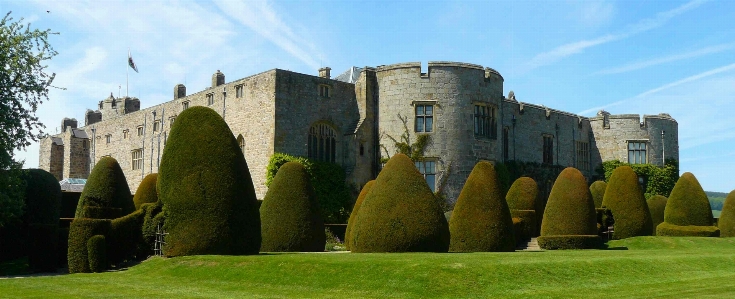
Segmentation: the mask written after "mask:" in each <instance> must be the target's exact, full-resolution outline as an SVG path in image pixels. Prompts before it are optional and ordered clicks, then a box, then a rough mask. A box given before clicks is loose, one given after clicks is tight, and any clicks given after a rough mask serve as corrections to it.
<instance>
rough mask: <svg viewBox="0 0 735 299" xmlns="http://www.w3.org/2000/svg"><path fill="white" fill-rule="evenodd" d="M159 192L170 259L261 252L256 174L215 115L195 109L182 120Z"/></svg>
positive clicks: (161, 174)
mask: <svg viewBox="0 0 735 299" xmlns="http://www.w3.org/2000/svg"><path fill="white" fill-rule="evenodd" d="M158 191H159V192H158V195H159V197H158V198H159V199H160V200H161V202H162V203H163V204H164V212H165V213H166V222H165V224H164V229H165V230H166V233H168V235H167V236H166V246H165V247H164V254H165V255H167V256H184V255H199V254H234V255H240V254H257V253H258V250H259V249H260V242H261V237H260V213H259V212H258V209H257V199H256V197H255V188H254V187H253V181H252V178H251V177H250V171H249V170H248V165H247V163H246V162H245V157H243V155H242V152H241V151H240V148H239V147H238V143H237V140H235V137H234V136H233V134H232V131H230V128H229V127H228V126H227V123H225V121H224V120H223V119H222V117H220V116H219V114H217V112H215V111H214V110H212V109H210V108H207V107H201V106H197V107H191V108H188V109H186V110H184V111H183V112H181V114H179V116H178V117H177V118H176V122H174V124H173V127H172V128H171V132H170V135H169V138H168V143H167V144H166V147H165V148H164V150H163V156H162V158H161V166H160V168H159V173H158ZM131 204H132V201H131Z"/></svg>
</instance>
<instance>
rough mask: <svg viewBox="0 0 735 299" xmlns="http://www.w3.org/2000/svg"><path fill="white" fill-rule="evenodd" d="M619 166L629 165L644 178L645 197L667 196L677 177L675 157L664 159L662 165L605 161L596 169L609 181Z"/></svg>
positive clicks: (677, 168)
mask: <svg viewBox="0 0 735 299" xmlns="http://www.w3.org/2000/svg"><path fill="white" fill-rule="evenodd" d="M620 166H630V167H631V168H633V171H635V174H636V175H637V176H639V177H643V178H645V181H646V187H645V189H646V190H645V192H644V196H645V197H646V198H647V199H648V198H650V197H651V196H654V195H663V196H667V197H668V196H669V194H671V190H672V189H673V188H674V185H675V184H676V181H677V180H678V179H679V162H678V161H676V160H675V159H666V163H665V166H664V167H658V166H656V165H653V164H628V163H623V162H620V161H618V160H612V161H605V162H602V167H601V168H599V169H597V172H598V174H599V175H601V176H604V177H605V181H606V182H608V183H609V181H610V176H612V173H613V171H614V170H615V169H616V168H618V167H620Z"/></svg>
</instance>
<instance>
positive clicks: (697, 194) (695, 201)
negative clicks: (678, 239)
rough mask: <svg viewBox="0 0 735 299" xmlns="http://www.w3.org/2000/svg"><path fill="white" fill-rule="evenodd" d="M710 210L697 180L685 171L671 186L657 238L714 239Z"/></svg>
mask: <svg viewBox="0 0 735 299" xmlns="http://www.w3.org/2000/svg"><path fill="white" fill-rule="evenodd" d="M712 222H713V218H712V209H711V207H710V205H709V200H708V199H707V194H705V193H704V190H703V189H702V186H701V185H700V184H699V181H697V178H696V177H694V175H693V174H691V173H689V172H685V173H684V174H683V175H681V177H680V178H679V180H678V181H677V182H676V185H674V189H673V190H671V195H670V196H669V199H668V200H667V202H666V209H665V210H664V222H663V223H661V224H659V225H658V227H656V235H657V236H699V237H717V236H719V234H720V230H719V229H718V228H717V227H715V226H712Z"/></svg>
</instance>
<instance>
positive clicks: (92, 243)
mask: <svg viewBox="0 0 735 299" xmlns="http://www.w3.org/2000/svg"><path fill="white" fill-rule="evenodd" d="M106 243H107V242H105V236H103V235H94V236H92V237H91V238H89V241H87V259H88V260H89V270H90V271H91V272H95V273H99V272H102V271H105V270H107V248H106V247H107V244H106Z"/></svg>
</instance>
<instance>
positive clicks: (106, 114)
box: [39, 62, 678, 201]
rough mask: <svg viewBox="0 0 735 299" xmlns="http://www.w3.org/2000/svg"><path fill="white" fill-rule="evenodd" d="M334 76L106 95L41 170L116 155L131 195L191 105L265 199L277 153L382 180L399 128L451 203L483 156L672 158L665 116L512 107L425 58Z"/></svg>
mask: <svg viewBox="0 0 735 299" xmlns="http://www.w3.org/2000/svg"><path fill="white" fill-rule="evenodd" d="M330 70H331V69H330V68H322V69H320V70H319V76H312V75H306V74H300V73H295V72H291V71H285V70H280V69H274V70H270V71H266V72H263V73H259V74H255V75H252V76H250V77H246V78H242V79H238V80H235V81H231V82H226V81H225V75H224V74H222V73H221V72H219V71H217V72H215V73H214V75H213V76H212V86H211V87H209V88H207V89H205V90H202V91H199V92H197V93H194V94H191V95H186V87H185V86H184V85H182V84H178V85H176V86H175V87H174V96H173V100H171V101H169V102H166V103H162V104H159V105H155V106H152V107H149V108H146V109H142V110H141V109H140V101H139V100H138V99H136V98H128V97H124V98H114V97H113V96H112V95H110V97H108V98H107V99H105V100H102V101H100V104H99V107H98V108H99V110H97V111H92V110H88V111H87V113H86V115H85V126H84V127H81V128H77V127H76V120H74V121H72V120H68V119H65V120H64V121H63V124H64V125H63V126H62V128H64V129H63V130H62V133H60V134H58V135H54V136H49V137H47V138H46V139H43V140H42V141H41V146H40V154H39V155H40V162H39V167H40V168H42V169H46V170H48V171H50V172H51V173H52V174H54V175H55V176H57V178H58V179H59V180H61V179H63V178H86V177H87V176H88V174H89V171H90V170H91V168H92V167H94V162H95V161H97V160H99V159H100V158H101V157H103V156H112V157H113V158H115V159H117V160H118V162H119V163H120V165H121V167H122V168H123V171H124V172H125V175H126V178H127V180H128V184H129V185H130V188H131V190H132V191H135V190H136V189H137V186H138V184H140V181H141V180H142V179H143V177H145V175H147V174H148V173H151V172H157V171H158V165H159V164H160V159H161V154H162V153H163V147H164V146H165V144H166V139H167V136H168V132H169V130H170V128H171V124H172V123H173V122H175V119H176V116H177V115H178V114H179V113H181V111H183V110H184V109H186V108H187V107H191V106H208V107H210V108H212V109H214V110H215V111H217V112H218V113H219V114H220V115H221V116H222V117H223V118H224V119H225V121H226V122H227V123H228V125H229V126H230V129H231V130H232V132H233V134H234V135H235V137H236V138H237V139H238V141H242V147H243V149H244V155H245V158H246V160H247V162H248V166H249V168H250V171H251V176H252V178H253V182H254V184H255V189H256V193H257V195H258V198H261V199H262V198H263V197H264V196H265V192H266V191H267V188H266V187H265V169H266V166H267V163H268V159H269V158H270V156H271V155H273V153H276V152H282V153H287V154H291V155H297V156H312V157H313V158H316V159H327V160H330V161H334V162H335V163H337V164H339V165H341V166H342V167H343V168H344V169H345V172H346V174H347V178H348V181H349V183H351V184H352V185H353V186H355V188H359V187H361V186H362V185H363V184H364V183H366V182H367V181H368V180H370V179H373V178H375V177H376V176H377V174H378V172H379V169H380V160H381V157H383V156H386V155H388V156H390V155H392V154H393V153H395V151H396V149H395V148H394V145H393V142H392V141H391V139H390V138H391V137H392V138H394V139H400V136H401V135H403V134H405V133H406V129H408V136H409V139H410V140H411V141H412V142H413V141H415V140H416V138H417V136H418V134H428V135H429V136H430V137H429V143H428V144H427V146H426V148H425V151H424V157H425V161H430V162H432V164H430V165H433V166H434V167H435V168H434V169H433V170H431V171H429V172H433V174H434V176H433V177H430V178H433V180H434V181H433V183H434V185H435V187H436V188H439V189H440V190H441V192H442V193H443V195H444V196H445V197H446V198H447V199H448V200H449V201H454V200H455V199H456V197H457V196H458V195H459V192H460V190H461V189H462V186H463V184H464V181H465V180H466V178H467V176H468V175H469V173H470V172H471V170H472V168H473V167H474V165H475V163H477V161H479V160H489V161H496V162H502V161H506V160H521V161H529V162H538V163H549V164H557V165H562V166H574V167H577V168H579V169H580V170H582V172H583V173H584V174H585V175H586V176H588V177H591V176H593V175H594V169H595V168H596V167H597V166H599V165H600V163H601V162H602V161H606V160H611V159H620V160H622V161H627V155H628V148H627V142H629V141H635V142H646V143H647V152H646V154H647V157H648V159H647V163H652V164H656V165H661V164H662V163H663V162H662V155H663V154H664V153H663V152H664V151H665V155H666V158H674V159H677V160H678V130H677V124H676V121H675V120H674V119H673V118H671V117H670V116H668V115H666V114H661V115H658V116H644V121H643V123H640V122H639V116H637V115H633V116H634V117H633V116H631V115H620V116H615V115H609V114H607V113H606V112H601V114H600V115H598V116H596V117H593V118H586V117H582V116H578V115H575V114H571V113H567V112H563V111H558V110H553V109H549V108H546V107H543V106H538V105H533V104H527V103H523V102H519V101H517V100H516V99H515V95H513V92H510V93H509V95H508V97H507V98H506V97H505V96H503V77H502V76H501V75H500V73H498V72H497V71H495V70H493V69H491V68H483V67H482V66H479V65H474V64H467V63H455V62H429V64H428V69H427V72H426V73H422V72H421V64H420V63H401V64H394V65H387V66H378V67H376V68H373V67H364V68H354V67H353V68H351V69H350V70H349V71H348V72H351V73H350V74H343V75H340V76H338V77H336V78H350V79H349V80H335V79H332V78H331V76H330ZM357 73H359V76H357V75H356V74H357ZM427 107H429V108H427ZM427 109H428V110H427ZM429 110H430V112H428V111H429ZM418 111H423V112H421V113H423V114H421V115H417V113H418ZM478 111H483V112H478ZM426 113H430V114H431V115H427V114H426ZM429 116H430V117H429ZM429 122H430V123H429ZM478 123H479V126H480V127H479V128H478ZM419 125H421V129H419V128H417V127H418V126H419ZM67 128H68V129H67ZM661 130H665V131H666V134H665V137H664V146H663V148H662V143H661V134H660V131H661ZM315 132H317V133H315ZM325 132H326V133H325ZM315 134H316V135H315ZM320 134H321V135H320ZM324 136H327V137H325V138H326V139H324V138H322V137H324ZM325 149H326V156H324V153H323V151H324V150H325ZM330 151H331V153H330ZM320 155H321V156H320ZM139 159H140V160H139ZM141 164H142V165H141ZM427 165H429V164H427ZM425 172H426V171H425Z"/></svg>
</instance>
